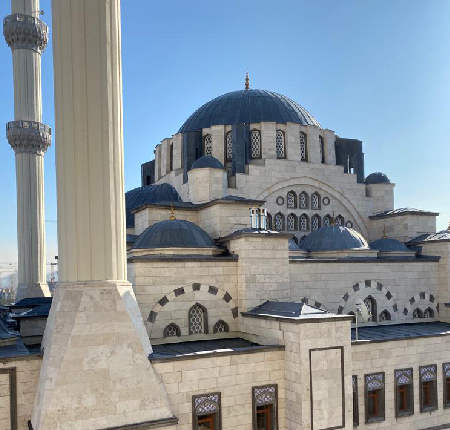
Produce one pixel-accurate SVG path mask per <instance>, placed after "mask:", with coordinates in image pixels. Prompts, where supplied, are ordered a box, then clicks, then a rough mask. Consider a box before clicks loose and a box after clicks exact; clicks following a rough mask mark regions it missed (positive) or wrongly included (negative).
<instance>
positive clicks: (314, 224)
mask: <svg viewBox="0 0 450 430" xmlns="http://www.w3.org/2000/svg"><path fill="white" fill-rule="evenodd" d="M321 224H322V220H321V218H320V215H319V214H314V215H313V216H312V217H311V231H314V230H318V229H319V228H320V227H321Z"/></svg>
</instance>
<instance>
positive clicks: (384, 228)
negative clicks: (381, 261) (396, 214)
mask: <svg viewBox="0 0 450 430" xmlns="http://www.w3.org/2000/svg"><path fill="white" fill-rule="evenodd" d="M382 239H387V236H386V225H384V226H383V236H382Z"/></svg>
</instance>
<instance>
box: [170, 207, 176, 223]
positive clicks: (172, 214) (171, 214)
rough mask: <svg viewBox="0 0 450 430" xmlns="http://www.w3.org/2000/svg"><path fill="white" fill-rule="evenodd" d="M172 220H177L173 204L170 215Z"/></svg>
mask: <svg viewBox="0 0 450 430" xmlns="http://www.w3.org/2000/svg"><path fill="white" fill-rule="evenodd" d="M169 219H170V221H175V220H176V218H175V212H174V211H173V205H172V204H171V205H170V217H169Z"/></svg>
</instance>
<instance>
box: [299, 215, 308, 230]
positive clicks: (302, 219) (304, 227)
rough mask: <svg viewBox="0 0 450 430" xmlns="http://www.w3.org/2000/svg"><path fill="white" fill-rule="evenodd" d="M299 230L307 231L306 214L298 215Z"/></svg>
mask: <svg viewBox="0 0 450 430" xmlns="http://www.w3.org/2000/svg"><path fill="white" fill-rule="evenodd" d="M299 229H300V231H309V217H308V215H306V214H301V215H300V226H299Z"/></svg>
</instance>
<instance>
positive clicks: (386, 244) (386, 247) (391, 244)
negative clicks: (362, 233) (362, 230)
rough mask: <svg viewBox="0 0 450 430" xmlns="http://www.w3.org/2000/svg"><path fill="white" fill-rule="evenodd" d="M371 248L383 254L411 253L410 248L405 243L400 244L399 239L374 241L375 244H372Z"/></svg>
mask: <svg viewBox="0 0 450 430" xmlns="http://www.w3.org/2000/svg"><path fill="white" fill-rule="evenodd" d="M370 248H371V249H376V250H377V251H381V252H392V251H402V252H407V251H409V249H408V247H407V246H406V245H405V244H404V243H403V242H400V241H399V240H397V239H388V238H381V239H377V240H374V241H373V242H371V243H370Z"/></svg>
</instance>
